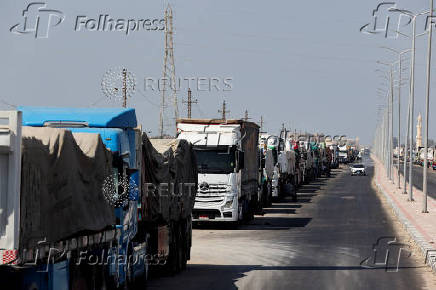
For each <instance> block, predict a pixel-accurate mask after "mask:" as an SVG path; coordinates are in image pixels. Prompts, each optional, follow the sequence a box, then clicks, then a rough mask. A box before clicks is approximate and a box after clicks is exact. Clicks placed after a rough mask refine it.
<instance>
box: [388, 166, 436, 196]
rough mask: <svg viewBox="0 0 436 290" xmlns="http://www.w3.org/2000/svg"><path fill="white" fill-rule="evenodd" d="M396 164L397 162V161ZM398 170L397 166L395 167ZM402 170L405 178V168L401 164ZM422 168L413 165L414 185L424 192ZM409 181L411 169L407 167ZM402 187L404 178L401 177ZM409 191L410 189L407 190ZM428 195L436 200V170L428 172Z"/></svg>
mask: <svg viewBox="0 0 436 290" xmlns="http://www.w3.org/2000/svg"><path fill="white" fill-rule="evenodd" d="M395 162H396V161H395ZM395 168H397V165H395ZM400 168H401V172H400V173H401V176H403V172H404V167H403V164H402V163H401V164H400ZM422 171H423V168H422V166H419V165H413V177H412V178H413V185H414V186H415V187H416V188H418V189H419V190H422ZM407 180H409V167H407ZM401 186H403V178H402V177H401ZM407 190H408V189H407ZM427 193H428V196H431V197H433V198H435V199H436V170H433V169H431V168H428V171H427Z"/></svg>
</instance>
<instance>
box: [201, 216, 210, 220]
mask: <svg viewBox="0 0 436 290" xmlns="http://www.w3.org/2000/svg"><path fill="white" fill-rule="evenodd" d="M198 219H200V220H208V219H209V216H207V215H201V216H199V217H198Z"/></svg>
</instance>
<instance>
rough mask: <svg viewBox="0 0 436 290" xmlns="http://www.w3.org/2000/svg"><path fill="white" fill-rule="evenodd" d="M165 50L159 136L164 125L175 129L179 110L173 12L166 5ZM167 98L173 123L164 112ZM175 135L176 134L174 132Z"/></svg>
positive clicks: (162, 133)
mask: <svg viewBox="0 0 436 290" xmlns="http://www.w3.org/2000/svg"><path fill="white" fill-rule="evenodd" d="M164 19H165V50H164V64H163V70H162V88H161V90H162V93H161V107H160V118H159V132H160V136H161V137H163V135H164V127H165V125H167V126H168V125H170V127H171V128H173V129H174V132H176V131H177V129H176V120H177V119H178V117H179V108H178V101H177V92H176V68H175V64H174V41H173V31H174V28H173V10H172V9H171V5H170V4H168V6H167V9H166V10H165V17H164ZM167 81H169V89H170V91H171V94H172V96H167ZM168 97H172V98H173V107H174V120H173V121H174V122H172V121H171V119H173V118H172V117H170V115H169V113H168V112H166V110H167V109H168V104H169V103H170V101H169V100H167V98H168ZM176 133H177V132H176Z"/></svg>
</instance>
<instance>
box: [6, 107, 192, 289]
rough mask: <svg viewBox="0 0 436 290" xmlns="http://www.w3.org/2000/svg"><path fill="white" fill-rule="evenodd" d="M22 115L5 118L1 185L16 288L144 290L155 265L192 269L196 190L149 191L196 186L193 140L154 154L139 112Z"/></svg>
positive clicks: (31, 110)
mask: <svg viewBox="0 0 436 290" xmlns="http://www.w3.org/2000/svg"><path fill="white" fill-rule="evenodd" d="M19 110H20V111H18V112H1V113H0V118H4V119H7V126H5V125H2V127H0V148H1V152H2V154H1V158H0V161H1V162H0V166H2V168H4V169H6V170H5V171H3V170H2V172H6V173H7V174H6V175H4V174H2V176H1V178H2V180H1V181H2V182H1V183H0V184H1V185H2V187H1V188H0V189H1V192H0V193H1V200H2V201H6V202H2V203H1V204H0V206H1V208H2V211H1V212H2V215H1V216H0V221H1V223H0V226H1V229H2V231H1V236H0V245H1V249H2V250H1V251H0V255H1V262H0V264H1V265H0V276H2V277H6V276H7V277H8V279H3V280H7V282H8V283H9V284H8V287H9V288H10V289H101V288H123V287H124V288H126V287H130V286H133V285H139V286H143V284H145V281H146V279H147V276H148V273H149V266H152V267H154V266H155V267H156V268H159V269H164V270H166V271H170V272H171V273H174V272H177V271H178V270H181V269H183V268H184V265H185V264H186V260H187V259H189V251H190V247H191V231H192V230H191V226H190V220H191V218H190V215H191V209H192V204H193V202H194V197H190V196H191V195H189V191H192V189H190V188H189V189H188V188H186V187H185V188H181V189H180V190H179V191H177V197H174V194H164V195H162V194H161V193H162V190H161V191H159V192H157V193H156V192H155V191H153V192H150V188H151V187H152V186H151V185H153V186H154V187H155V188H157V189H160V188H159V187H161V185H162V184H165V183H168V184H175V183H176V180H177V181H178V183H183V184H185V183H193V184H196V180H197V174H196V171H195V168H196V165H195V159H193V158H191V157H192V156H193V154H190V152H191V150H192V148H191V146H190V145H189V144H188V143H187V142H182V141H178V142H176V143H177V144H172V145H171V146H169V145H168V146H166V147H165V146H164V145H162V146H161V147H160V151H158V150H156V149H154V147H152V146H151V145H150V144H151V143H149V142H147V138H146V136H145V137H144V135H145V134H143V133H142V132H141V130H140V128H138V127H137V123H136V114H135V111H134V110H133V109H109V108H106V109H89V108H88V109H79V108H74V109H73V108H35V107H22V108H19ZM3 116H6V117H3ZM145 155H147V156H149V157H150V158H144V156H145ZM180 160H183V162H176V161H180ZM144 168H146V169H147V170H144ZM192 168H194V169H192ZM174 170H176V171H175V172H176V173H175V174H174ZM145 173H146V174H147V177H144V175H145ZM151 177H152V179H150V178H151ZM5 184H7V186H4V185H5ZM191 187H192V186H191ZM166 188H168V187H166ZM167 191H168V190H167ZM164 192H165V190H164ZM168 195H171V196H170V197H168ZM146 196H153V197H154V199H147V198H146ZM161 200H165V202H160V201H161ZM6 205H7V207H6ZM5 208H6V209H7V210H8V211H9V212H8V214H7V215H6V214H3V212H5V211H4V209H5ZM164 212H172V215H171V216H168V215H165V214H164Z"/></svg>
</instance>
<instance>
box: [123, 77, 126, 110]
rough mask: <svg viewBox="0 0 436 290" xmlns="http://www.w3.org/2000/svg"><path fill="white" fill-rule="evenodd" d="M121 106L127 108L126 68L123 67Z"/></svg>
mask: <svg viewBox="0 0 436 290" xmlns="http://www.w3.org/2000/svg"><path fill="white" fill-rule="evenodd" d="M123 108H127V70H126V69H125V68H123Z"/></svg>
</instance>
